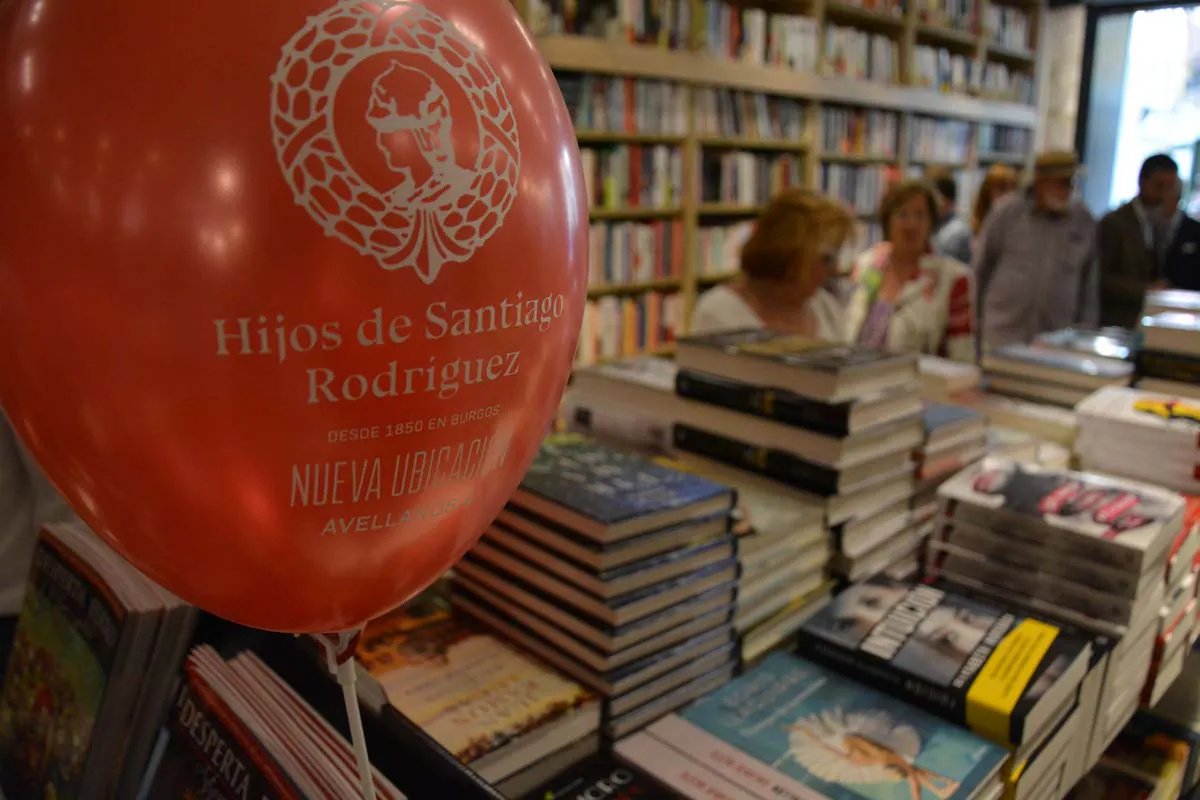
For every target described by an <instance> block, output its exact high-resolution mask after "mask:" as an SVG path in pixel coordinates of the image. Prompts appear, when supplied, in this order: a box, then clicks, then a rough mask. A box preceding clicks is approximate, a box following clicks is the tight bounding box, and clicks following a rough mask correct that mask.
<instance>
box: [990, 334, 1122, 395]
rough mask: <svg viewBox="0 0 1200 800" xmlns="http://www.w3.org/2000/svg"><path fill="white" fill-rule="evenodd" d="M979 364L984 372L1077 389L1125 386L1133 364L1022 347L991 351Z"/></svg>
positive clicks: (1017, 345)
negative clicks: (981, 364) (1115, 385)
mask: <svg viewBox="0 0 1200 800" xmlns="http://www.w3.org/2000/svg"><path fill="white" fill-rule="evenodd" d="M982 363H983V369H984V372H987V373H999V374H1001V375H1011V376H1013V377H1017V378H1025V379H1027V380H1031V381H1048V382H1050V383H1054V384H1059V385H1062V386H1073V387H1076V388H1080V389H1098V388H1100V387H1101V386H1111V385H1114V384H1126V385H1127V384H1128V383H1129V380H1130V378H1131V377H1132V376H1133V364H1130V363H1128V362H1125V361H1113V360H1111V359H1107V358H1095V357H1093V356H1089V355H1087V354H1085V353H1079V352H1072V351H1065V350H1055V349H1051V348H1047V347H1036V346H1031V345H1024V344H1014V345H1008V346H1007V347H1001V348H998V349H996V350H993V351H991V352H990V353H988V354H986V355H985V356H984V357H983V362H982Z"/></svg>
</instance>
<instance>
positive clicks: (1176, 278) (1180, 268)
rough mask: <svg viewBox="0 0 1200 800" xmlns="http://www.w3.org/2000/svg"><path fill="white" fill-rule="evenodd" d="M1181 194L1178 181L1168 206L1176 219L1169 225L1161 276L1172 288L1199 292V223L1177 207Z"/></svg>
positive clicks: (1181, 184) (1180, 184)
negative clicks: (1163, 276) (1169, 239)
mask: <svg viewBox="0 0 1200 800" xmlns="http://www.w3.org/2000/svg"><path fill="white" fill-rule="evenodd" d="M1182 194H1183V182H1182V181H1180V182H1179V183H1178V184H1177V188H1176V191H1175V194H1174V195H1172V197H1171V200H1169V201H1168V207H1169V208H1172V209H1174V210H1175V218H1174V220H1172V223H1171V244H1170V246H1169V247H1168V248H1167V260H1166V265H1165V266H1164V274H1165V275H1166V278H1167V282H1168V283H1170V284H1171V286H1172V287H1174V288H1176V289H1187V290H1188V291H1189V292H1200V222H1198V221H1197V220H1195V219H1194V218H1193V217H1189V216H1188V215H1187V214H1186V213H1185V212H1184V211H1183V209H1181V208H1180V207H1179V200H1180V196H1181V195H1182Z"/></svg>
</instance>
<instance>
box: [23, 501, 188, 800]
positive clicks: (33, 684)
mask: <svg viewBox="0 0 1200 800" xmlns="http://www.w3.org/2000/svg"><path fill="white" fill-rule="evenodd" d="M195 614H196V612H195V609H194V608H192V607H191V606H188V605H187V604H185V603H183V602H182V601H181V600H179V598H177V597H175V596H174V595H171V594H170V593H169V592H166V591H165V590H164V589H162V588H161V587H160V586H158V585H157V584H155V583H154V582H153V581H151V580H150V579H149V578H146V577H145V576H144V575H142V574H141V573H140V572H138V571H137V570H136V569H135V568H134V567H133V566H131V565H130V564H129V563H128V562H126V561H125V560H124V559H123V558H121V557H120V556H119V555H117V553H116V552H115V551H114V550H112V549H111V548H110V547H109V546H108V545H107V544H105V543H104V542H102V541H101V540H100V539H99V538H98V537H96V536H95V535H94V534H93V533H92V532H91V531H90V530H88V529H87V528H86V527H85V526H84V525H83V524H82V523H68V524H56V525H50V526H47V527H45V528H43V529H42V531H41V533H40V534H39V537H38V542H37V545H36V547H35V550H34V557H33V564H32V569H31V573H30V580H29V584H28V587H27V589H26V594H25V599H24V602H23V605H22V607H21V612H20V616H19V619H18V622H17V628H16V636H15V640H14V642H13V649H12V653H11V655H10V658H9V661H8V666H7V670H6V672H5V675H4V681H3V685H2V686H0V789H2V790H3V792H5V793H6V794H7V795H8V796H9V797H10V798H18V797H43V796H57V797H93V796H94V797H99V796H102V795H110V794H112V793H114V792H118V791H121V792H127V793H132V791H134V790H135V789H136V787H137V785H138V782H139V780H140V777H141V775H142V774H143V773H144V771H145V769H146V764H147V760H148V759H149V758H150V754H151V751H152V747H153V744H154V741H155V738H156V736H157V726H158V724H159V722H160V720H161V719H162V716H163V714H165V713H166V709H167V707H168V704H169V702H170V691H171V688H170V687H171V683H172V681H173V680H174V678H175V676H176V675H177V674H178V670H179V665H180V662H181V661H182V659H183V655H184V651H185V650H186V642H187V640H188V638H189V637H190V636H191V633H192V630H193V628H194V626H195Z"/></svg>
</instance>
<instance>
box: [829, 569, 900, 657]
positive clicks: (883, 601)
mask: <svg viewBox="0 0 1200 800" xmlns="http://www.w3.org/2000/svg"><path fill="white" fill-rule="evenodd" d="M908 589H909V587H907V586H887V585H883V584H877V583H861V584H858V585H856V586H851V587H850V588H848V589H846V590H845V591H844V592H842V593H841V594H840V595H838V597H837V599H836V600H834V607H833V620H832V630H831V633H833V634H834V635H836V636H837V637H838V638H839V639H843V640H845V641H846V642H848V643H849V644H851V645H857V644H858V643H859V642H860V641H862V639H863V638H864V637H866V635H867V634H868V633H870V632H871V629H872V628H874V627H875V625H876V624H878V622H879V621H880V620H881V619H883V617H884V615H886V614H887V612H888V611H890V610H891V609H892V607H893V606H895V605H896V604H897V603H899V602H900V601H901V600H902V599H903V598H904V595H905V594H907V593H908Z"/></svg>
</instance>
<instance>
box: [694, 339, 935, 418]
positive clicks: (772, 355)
mask: <svg viewBox="0 0 1200 800" xmlns="http://www.w3.org/2000/svg"><path fill="white" fill-rule="evenodd" d="M676 362H677V363H678V364H679V368H680V369H686V370H692V371H695V372H703V373H708V374H711V375H716V376H718V377H722V378H726V379H728V380H732V381H739V382H743V383H749V384H754V385H758V386H772V387H775V388H777V389H782V390H784V391H789V392H792V393H794V394H799V395H804V396H806V397H814V398H817V399H822V400H825V401H827V402H841V401H844V400H848V399H853V398H855V397H862V396H865V395H869V394H874V393H876V392H880V391H886V390H887V389H891V388H893V387H896V386H903V385H904V384H907V383H912V382H915V381H916V380H917V358H916V356H915V355H912V354H893V353H883V352H878V351H873V350H860V349H857V348H853V347H846V346H844V345H841V344H836V343H832V342H827V341H821V340H817V339H811V338H808V337H805V336H793V335H789V334H783V333H777V332H774V331H769V330H760V329H747V330H736V331H723V332H720V333H714V334H705V335H700V336H688V337H685V338H683V339H681V340H679V343H678V345H677V348H676Z"/></svg>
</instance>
